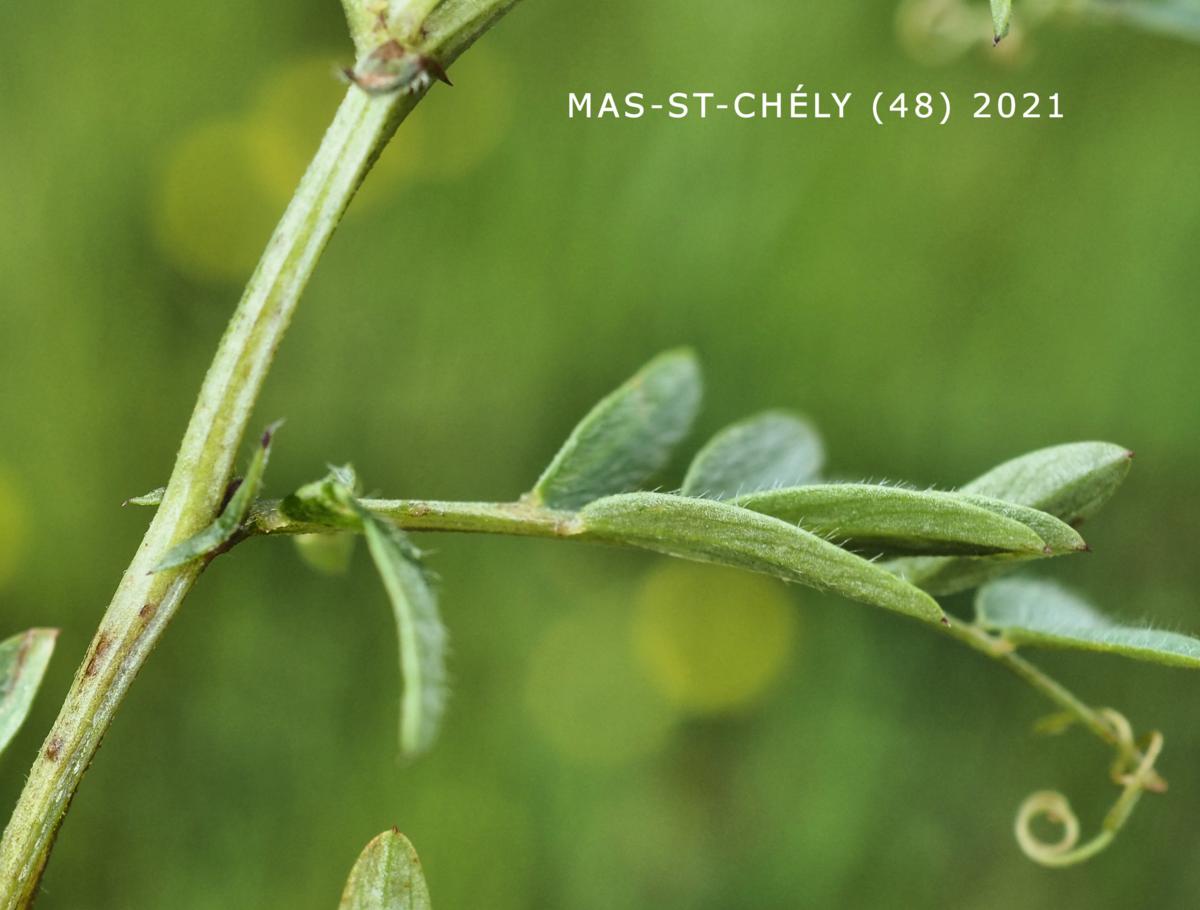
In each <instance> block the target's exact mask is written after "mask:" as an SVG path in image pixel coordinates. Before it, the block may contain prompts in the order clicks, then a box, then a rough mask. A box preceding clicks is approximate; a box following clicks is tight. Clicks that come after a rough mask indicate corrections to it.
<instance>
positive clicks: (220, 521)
mask: <svg viewBox="0 0 1200 910" xmlns="http://www.w3.org/2000/svg"><path fill="white" fill-rule="evenodd" d="M281 423H282V421H277V422H275V423H273V424H271V425H270V426H269V427H267V429H266V430H265V431H264V432H263V434H262V439H260V440H259V445H258V448H257V449H255V451H254V457H253V458H251V459H250V467H249V468H247V469H246V476H245V477H244V478H242V481H241V483H239V484H238V485H237V489H236V490H234V492H233V495H232V496H230V497H229V501H228V502H227V503H225V508H224V509H222V510H221V514H220V515H218V516H217V519H216V521H214V522H213V523H212V524H210V525H209V526H208V527H207V528H205V529H204V530H203V531H201V532H200V533H198V534H195V535H193V536H192V537H189V538H188V539H187V540H183V541H180V542H179V543H177V544H175V546H173V547H171V549H169V550H168V551H167V553H166V555H165V556H163V558H162V559H161V560H159V563H158V565H156V566H155V567H154V571H155V572H162V571H165V570H166V569H173V568H175V567H176V566H182V565H183V564H184V563H188V562H191V561H192V560H193V559H200V558H202V557H205V556H210V555H212V554H214V553H217V552H218V551H219V550H220V549H221V547H223V546H224V545H225V544H227V543H229V541H230V539H231V538H232V537H233V535H234V534H236V533H237V529H238V528H240V527H241V526H242V522H243V521H245V520H246V516H247V515H248V514H249V513H250V507H251V506H252V505H254V499H255V497H256V496H258V490H259V487H261V486H262V479H263V474H264V473H265V472H266V470H267V460H268V458H270V455H271V440H272V439H273V438H274V436H275V431H276V430H278V429H279V426H280V424H281ZM151 495H153V494H151Z"/></svg>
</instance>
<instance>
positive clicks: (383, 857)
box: [338, 828, 431, 910]
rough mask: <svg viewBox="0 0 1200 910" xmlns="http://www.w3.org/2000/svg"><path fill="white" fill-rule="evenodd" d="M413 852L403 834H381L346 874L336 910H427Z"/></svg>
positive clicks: (425, 893)
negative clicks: (340, 898) (344, 887)
mask: <svg viewBox="0 0 1200 910" xmlns="http://www.w3.org/2000/svg"><path fill="white" fill-rule="evenodd" d="M430 907H431V904H430V902H429V889H428V888H427V887H426V885H425V875H424V873H423V872H422V871H421V860H420V859H419V858H418V857H417V851H416V850H414V849H413V845H412V844H410V843H409V842H408V838H406V837H405V836H404V835H403V834H401V833H400V832H399V831H397V830H396V829H395V828H393V829H392V830H391V831H384V832H383V834H380V835H379V836H378V837H376V838H375V839H374V840H372V841H371V842H370V843H369V844H367V846H366V848H365V849H364V850H363V852H362V853H361V854H360V855H359V857H358V860H357V861H356V862H355V863H354V868H353V869H351V870H350V878H349V879H347V881H346V890H345V891H344V892H342V901H341V903H340V904H338V910H430Z"/></svg>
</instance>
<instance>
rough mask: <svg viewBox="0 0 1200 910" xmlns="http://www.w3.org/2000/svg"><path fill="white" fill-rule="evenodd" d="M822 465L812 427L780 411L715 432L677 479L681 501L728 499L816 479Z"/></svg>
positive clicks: (822, 454) (820, 448) (822, 455)
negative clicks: (686, 497)
mask: <svg viewBox="0 0 1200 910" xmlns="http://www.w3.org/2000/svg"><path fill="white" fill-rule="evenodd" d="M824 461H825V451H824V446H823V445H822V443H821V437H820V435H818V433H817V431H816V428H815V427H813V425H812V424H811V423H809V422H808V421H807V420H804V419H803V418H800V417H797V416H794V415H792V414H788V413H786V412H784V411H767V412H765V413H762V414H758V415H756V416H754V417H751V418H749V419H747V420H743V421H741V422H740V423H735V424H732V425H731V426H728V427H726V428H725V429H723V430H721V432H719V433H717V435H716V436H714V437H713V438H712V439H710V440H709V441H708V443H707V444H706V445H705V446H704V448H702V449H701V450H700V452H699V453H698V454H697V455H696V457H695V459H693V461H692V464H691V467H689V468H688V472H687V476H686V477H685V478H684V480H683V490H682V492H683V495H684V496H701V497H705V498H707V499H731V498H732V497H734V496H739V495H741V494H743V493H752V492H754V491H756V490H769V489H773V488H776V487H792V486H801V485H803V484H806V483H815V482H816V481H817V480H818V479H819V475H820V471H821V467H822V465H823V464H824Z"/></svg>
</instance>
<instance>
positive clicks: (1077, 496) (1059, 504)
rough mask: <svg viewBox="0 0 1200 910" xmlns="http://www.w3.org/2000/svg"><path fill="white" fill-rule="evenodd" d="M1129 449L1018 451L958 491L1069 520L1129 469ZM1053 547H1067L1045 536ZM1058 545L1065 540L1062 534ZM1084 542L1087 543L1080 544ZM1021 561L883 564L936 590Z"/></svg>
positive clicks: (1090, 508)
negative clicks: (1026, 452)
mask: <svg viewBox="0 0 1200 910" xmlns="http://www.w3.org/2000/svg"><path fill="white" fill-rule="evenodd" d="M1132 457H1133V453H1132V452H1130V451H1129V450H1128V449H1126V448H1123V447H1122V446H1117V445H1113V444H1112V443H1108V442H1074V443H1067V444H1066V445H1059V446H1052V447H1050V448H1048V449H1039V450H1038V451H1036V452H1030V453H1028V454H1027V455H1021V456H1020V457H1018V458H1014V459H1012V460H1011V461H1006V462H1005V463H1004V464H1002V465H999V466H998V467H996V468H993V469H992V470H990V471H988V472H987V473H986V474H984V475H982V476H981V477H977V478H976V479H975V480H973V481H971V482H970V483H968V484H966V485H965V486H963V487H962V489H961V490H960V491H959V492H961V493H965V494H969V495H978V496H988V497H991V498H992V499H996V500H1002V501H1004V502H1009V503H1013V504H1014V505H1018V506H1025V507H1028V508H1031V509H1038V510H1040V511H1042V512H1045V513H1047V514H1049V515H1052V516H1054V517H1055V518H1057V519H1059V520H1060V521H1063V522H1065V523H1066V524H1068V525H1071V526H1077V525H1079V524H1080V523H1081V522H1083V521H1084V520H1085V519H1088V518H1091V517H1092V516H1093V515H1095V514H1096V513H1097V512H1099V511H1100V508H1101V507H1102V506H1103V505H1104V504H1105V503H1106V502H1108V500H1109V499H1110V498H1111V497H1112V495H1113V493H1115V492H1116V491H1117V488H1118V487H1119V486H1120V485H1121V482H1122V481H1123V480H1124V479H1125V476H1126V475H1127V474H1128V473H1129V468H1130V465H1131V464H1132ZM1047 543H1048V544H1049V545H1050V546H1051V548H1052V549H1055V550H1056V552H1066V551H1067V550H1068V549H1069V546H1062V547H1061V549H1060V548H1058V547H1056V546H1055V543H1054V542H1051V541H1047ZM1060 544H1061V545H1065V544H1067V541H1066V539H1065V538H1063V539H1061V541H1060ZM1085 546H1086V545H1085ZM1020 564H1021V560H1019V559H1016V558H1013V557H1006V558H997V557H987V556H984V557H970V556H960V557H939V556H932V557H931V556H917V557H909V558H905V559H895V560H892V561H891V562H889V563H887V564H886V565H887V568H888V569H889V570H891V571H893V572H895V573H896V574H898V575H900V576H901V577H902V578H904V579H906V580H908V581H910V582H912V583H913V584H915V585H917V586H918V587H920V588H922V589H924V590H926V591H928V592H929V593H931V594H935V595H939V596H940V595H946V594H954V593H957V592H958V591H965V590H967V589H969V588H974V587H977V586H978V585H981V584H983V583H984V582H985V581H987V580H988V579H990V578H994V577H995V576H996V575H999V574H1001V573H1003V572H1006V571H1008V570H1010V569H1012V568H1015V567H1016V566H1018V565H1020Z"/></svg>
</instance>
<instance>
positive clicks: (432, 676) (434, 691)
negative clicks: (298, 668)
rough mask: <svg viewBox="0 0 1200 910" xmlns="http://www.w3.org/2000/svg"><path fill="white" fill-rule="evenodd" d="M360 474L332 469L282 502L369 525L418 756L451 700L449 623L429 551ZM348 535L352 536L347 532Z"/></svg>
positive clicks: (299, 510) (297, 511)
mask: <svg viewBox="0 0 1200 910" xmlns="http://www.w3.org/2000/svg"><path fill="white" fill-rule="evenodd" d="M357 488H358V477H357V476H356V475H355V473H354V469H353V468H351V467H349V466H348V465H347V466H346V467H341V468H330V473H329V474H328V475H327V476H326V477H325V478H324V479H322V480H318V481H316V482H314V483H310V484H306V485H305V486H303V487H301V488H300V489H299V490H297V491H296V492H295V493H293V494H291V495H290V496H288V497H287V498H286V499H284V500H283V502H282V503H280V509H281V511H283V513H284V514H285V515H286V516H287V517H289V518H291V519H293V520H294V521H300V522H306V523H311V524H314V525H320V526H323V527H328V528H343V529H348V530H355V531H362V532H363V533H364V534H365V535H366V538H367V549H368V550H369V551H370V553H371V559H372V560H373V561H374V562H375V567H376V569H378V571H379V575H380V578H382V579H383V586H384V588H385V589H386V590H387V594H388V599H389V600H390V601H391V603H392V612H393V613H394V614H395V617H396V631H397V635H398V637H399V640H400V675H401V677H402V679H403V685H404V694H403V696H402V698H401V709H400V752H401V754H402V755H403V756H404V757H406V758H409V757H413V756H416V755H418V754H420V753H421V752H424V751H425V750H426V749H428V748H429V746H430V745H431V744H432V743H433V740H434V738H435V737H436V736H437V731H438V727H439V725H440V724H441V720H442V715H443V713H444V712H445V707H446V629H445V627H444V626H443V625H442V620H441V616H440V615H439V613H438V605H437V597H436V596H435V594H434V591H433V586H432V584H431V583H430V577H429V575H428V574H427V573H426V571H425V569H424V567H423V566H422V565H421V553H420V551H419V550H418V549H417V548H416V547H415V546H413V544H412V543H411V542H410V541H409V539H408V536H407V535H406V534H404V532H402V531H401V530H400V529H398V528H397V527H395V526H394V525H393V524H392V523H391V522H390V521H387V520H386V519H384V518H380V517H379V516H377V515H375V514H374V513H373V512H371V511H370V510H369V509H367V508H366V507H365V506H363V504H362V503H361V502H359V501H358V499H357V498H356V495H355V494H356V492H357ZM343 536H344V535H343Z"/></svg>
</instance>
